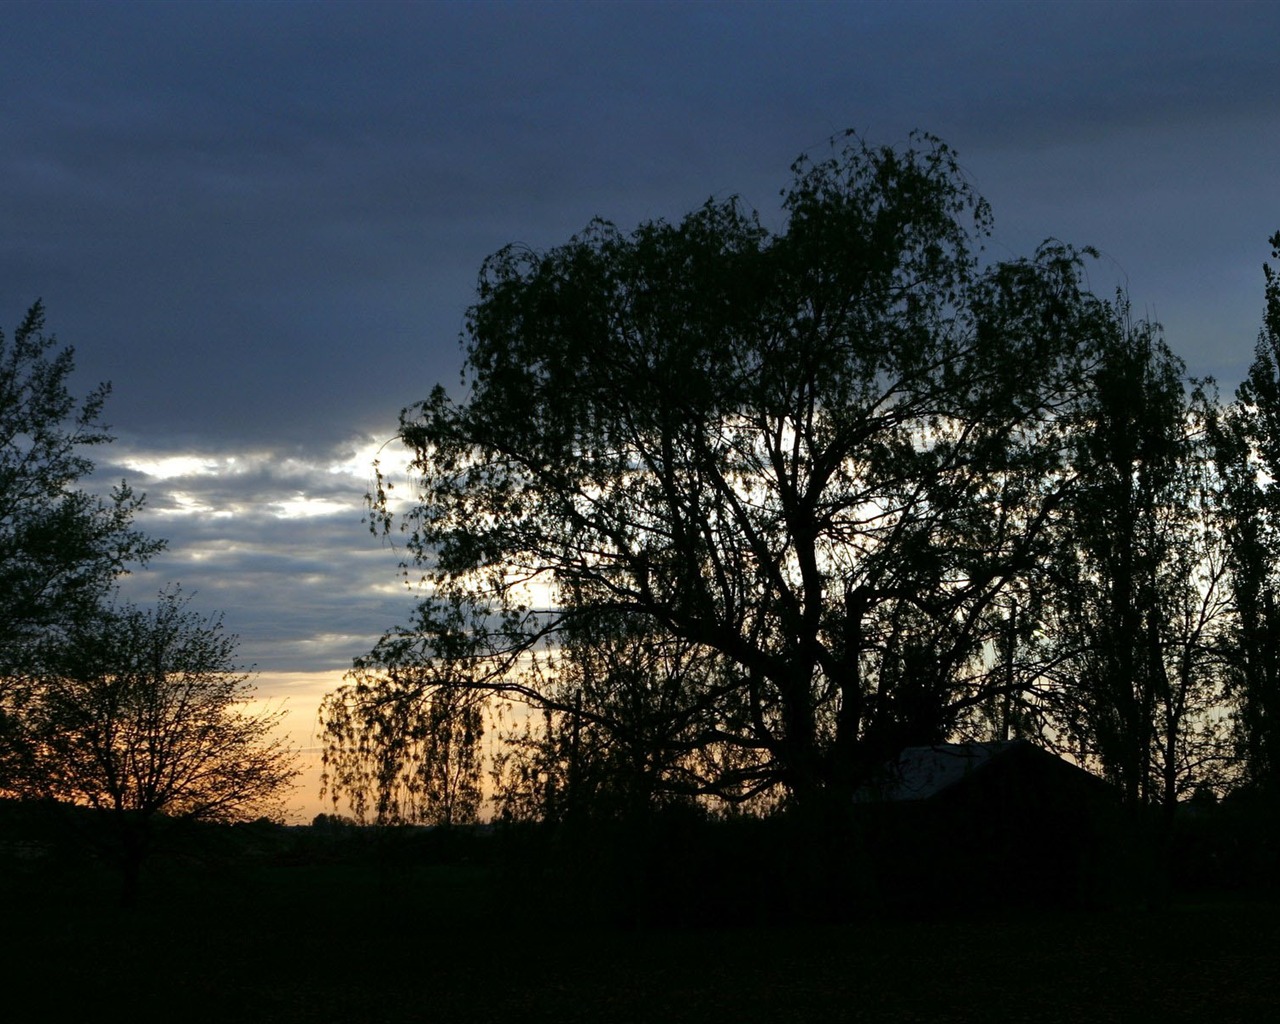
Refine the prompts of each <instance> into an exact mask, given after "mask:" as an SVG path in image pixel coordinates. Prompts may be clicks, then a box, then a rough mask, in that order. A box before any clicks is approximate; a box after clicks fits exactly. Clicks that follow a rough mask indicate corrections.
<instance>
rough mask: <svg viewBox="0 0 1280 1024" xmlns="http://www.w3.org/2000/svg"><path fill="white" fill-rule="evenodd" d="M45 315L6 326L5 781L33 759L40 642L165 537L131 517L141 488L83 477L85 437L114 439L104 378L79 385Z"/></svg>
mask: <svg viewBox="0 0 1280 1024" xmlns="http://www.w3.org/2000/svg"><path fill="white" fill-rule="evenodd" d="M44 322H45V317H44V307H43V306H42V305H41V304H40V303H39V302H37V303H36V304H35V305H33V306H32V307H31V308H30V309H29V310H28V311H27V314H26V316H25V317H24V318H23V320H22V323H21V324H20V325H19V326H18V329H17V330H16V331H15V332H14V335H13V338H12V339H11V340H9V339H6V338H5V337H4V335H3V334H0V792H3V791H4V790H5V789H6V788H8V787H9V780H10V779H12V778H13V777H14V776H15V775H17V774H18V773H20V772H22V771H24V770H25V767H26V766H25V763H24V762H25V759H26V756H27V753H28V751H27V750H26V748H25V747H24V745H23V744H22V743H21V742H20V732H21V721H20V718H21V710H22V708H23V706H24V705H25V704H26V702H27V700H28V699H29V694H28V690H29V686H30V682H31V678H32V673H33V672H35V671H37V670H38V669H39V667H40V665H39V662H40V657H41V652H43V651H45V650H47V649H49V648H50V646H51V642H52V641H53V640H54V639H55V638H57V637H59V636H63V635H65V634H66V632H67V630H68V629H70V628H71V624H72V623H74V622H75V621H77V620H78V619H80V618H82V617H83V616H85V615H86V614H89V613H91V612H92V610H93V609H95V608H96V607H97V606H98V605H99V604H100V603H101V602H102V601H103V600H104V599H105V598H106V596H107V595H108V593H109V591H110V589H111V587H112V585H113V584H114V583H115V581H116V580H117V579H118V577H119V576H120V575H121V574H123V573H124V572H126V571H127V568H128V566H129V565H130V564H131V563H142V562H145V561H146V560H147V558H148V557H149V556H150V555H152V554H154V553H155V552H157V551H158V550H159V549H160V548H161V547H163V543H162V542H160V541H155V540H152V539H149V538H147V537H145V536H144V535H143V534H142V533H141V532H140V531H138V530H136V529H135V528H134V527H133V525H132V522H133V516H134V514H135V513H136V512H137V510H138V509H139V508H140V507H141V505H142V497H141V496H139V495H135V494H134V493H133V492H132V491H131V490H130V489H129V488H128V486H126V485H125V484H123V483H121V484H120V485H119V486H118V487H116V488H115V489H114V490H113V491H112V492H111V494H110V496H109V497H106V498H102V497H97V496H95V495H92V494H90V493H88V492H87V491H84V490H82V489H81V488H80V482H81V481H82V480H83V479H84V478H85V477H86V476H88V475H89V474H90V472H91V471H92V469H93V463H92V461H91V460H90V459H89V457H88V456H87V455H86V454H85V451H86V449H89V448H93V447H95V446H98V445H102V444H106V443H107V442H109V441H110V440H111V434H110V432H109V431H108V429H107V427H106V426H105V425H104V423H103V422H102V407H103V402H104V401H105V399H106V397H107V393H108V388H107V386H106V385H99V386H98V387H97V388H95V389H93V390H92V391H91V392H90V393H89V394H88V395H87V396H86V397H85V398H84V399H82V400H77V399H76V398H75V397H74V396H73V395H72V393H71V391H70V378H71V375H72V371H73V369H74V352H73V350H72V349H71V348H69V347H59V346H58V343H57V340H56V339H55V338H54V337H53V336H52V335H49V334H46V333H45V332H44Z"/></svg>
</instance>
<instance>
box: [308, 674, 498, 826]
mask: <svg viewBox="0 0 1280 1024" xmlns="http://www.w3.org/2000/svg"><path fill="white" fill-rule="evenodd" d="M429 672H430V669H426V668H422V667H409V668H406V669H402V670H401V669H395V670H391V671H389V672H385V673H384V672H380V671H377V670H375V669H373V668H366V667H364V666H360V667H357V668H356V670H355V671H353V672H352V673H351V674H350V676H349V682H348V683H347V684H346V685H344V686H342V687H340V688H339V689H338V690H336V691H335V692H333V693H331V694H328V695H327V696H326V697H325V699H324V702H323V703H322V705H321V708H320V721H321V727H322V730H323V732H324V735H325V740H326V748H325V753H324V757H323V762H324V771H323V775H322V787H323V790H324V791H325V792H328V793H329V794H330V795H331V796H332V799H333V803H334V806H335V808H336V807H337V805H338V802H339V801H340V800H341V799H342V798H343V797H346V799H347V801H348V802H349V804H350V806H351V810H352V812H353V814H354V815H355V818H356V820H357V821H359V822H361V823H363V822H367V821H373V822H376V823H377V824H381V825H386V824H402V823H406V822H424V823H428V824H433V825H454V824H466V823H470V822H474V821H476V820H477V817H478V813H479V807H480V777H481V754H482V747H481V741H482V740H483V738H484V702H483V701H482V700H480V699H477V698H476V697H475V696H474V695H473V694H469V693H468V692H466V690H465V689H463V688H460V687H454V686H450V685H448V684H447V683H446V682H443V681H440V680H438V679H436V678H431V677H430V676H429ZM429 680H430V681H429ZM322 795H323V793H322Z"/></svg>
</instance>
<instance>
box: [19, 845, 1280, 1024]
mask: <svg viewBox="0 0 1280 1024" xmlns="http://www.w3.org/2000/svg"><path fill="white" fill-rule="evenodd" d="M13 867H14V865H13V864H12V863H10V864H9V865H8V866H7V868H6V875H7V877H5V878H4V880H3V885H2V888H0V892H2V893H3V896H4V903H5V912H4V948H3V951H2V952H0V971H2V972H3V980H4V985H5V992H6V1003H7V1010H6V1012H4V1013H3V1014H0V1017H3V1019H5V1020H6V1021H12V1022H15V1024H17V1022H25V1021H32V1022H36V1021H40V1022H58V1021H76V1020H82V1019H94V1020H103V1019H128V1020H132V1021H166V1022H169V1021H172V1022H184V1021H249V1022H253V1021H369V1022H380V1021H388V1022H390V1021H454V1020H459V1021H466V1020H477V1021H514V1022H521V1021H544V1020H545V1021H655V1022H667V1021H756V1020H762V1021H792V1020H802V1021H843V1020H848V1021H859V1020H868V1021H926V1020H927V1021H1002V1020H1025V1021H1063V1022H1079V1021H1128V1020H1135V1021H1171V1020H1177V1021H1251V1022H1253V1021H1257V1022H1263V1021H1269V1020H1273V1019H1276V1018H1275V1016H1274V1014H1275V1012H1276V1010H1278V1009H1280V989H1278V988H1277V986H1278V985H1280V921H1278V920H1277V917H1276V914H1275V907H1274V906H1273V905H1271V904H1270V903H1266V902H1260V901H1257V900H1251V899H1248V898H1245V897H1243V896H1239V895H1236V896H1230V897H1227V896H1215V897H1213V898H1206V899H1201V900H1197V901H1192V900H1188V899H1182V900H1177V901H1174V902H1173V903H1171V904H1170V905H1168V906H1166V907H1164V908H1162V909H1158V910H1139V909H1127V910H1120V909H1111V910H1107V911H1096V912H1087V913H1086V912H1075V913H1068V912H1054V913H1049V914H1043V915H1040V914H1033V913H1029V912H1024V913H1022V914H1018V915H1008V914H1006V915H995V916H986V917H974V918H969V919H965V918H961V917H958V916H949V917H941V918H937V919H934V920H927V921H915V922H902V921H897V922H889V923H885V922H874V923H862V924H850V925H838V926H837V925H831V926H812V927H772V928H765V927H741V928H684V929H664V928H662V927H648V928H644V929H626V928H615V927H608V926H603V925H601V926H586V925H581V924H575V921H574V920H573V919H571V918H567V917H566V915H563V914H559V913H557V912H556V911H555V909H554V902H552V901H543V900H539V899H537V894H536V893H533V892H531V891H529V890H528V889H527V888H524V889H522V887H521V886H519V885H517V884H514V883H510V882H508V883H497V882H495V881H493V875H492V874H491V873H490V871H489V870H488V869H485V868H481V867H474V866H468V865H437V866H430V865H416V866H404V865H395V866H385V865H384V866H382V867H378V866H376V865H375V866H371V865H369V864H352V863H329V864H324V863H309V864H289V863H257V864H253V865H249V866H245V865H239V866H235V867H227V866H225V865H224V866H222V867H215V868H210V867H209V866H208V865H203V866H201V867H200V868H199V870H194V869H189V868H188V869H181V870H180V869H178V868H175V867H173V866H169V867H167V868H165V867H163V866H161V867H158V868H157V869H156V870H154V871H153V872H152V874H151V876H150V877H149V878H148V880H147V881H148V884H147V885H146V887H145V888H144V891H143V893H142V898H141V900H140V902H139V904H138V906H136V907H134V908H133V909H130V910H125V909H122V908H120V907H119V906H117V905H116V902H115V899H114V895H113V889H112V885H111V878H110V876H109V874H107V873H106V871H105V869H104V868H101V867H99V866H90V867H89V868H86V869H82V870H80V871H79V872H78V873H76V874H74V875H70V876H68V875H67V873H66V872H65V871H53V870H51V869H49V868H47V867H36V868H32V867H30V866H25V867H24V866H21V865H19V866H18V867H17V869H16V870H11V869H13Z"/></svg>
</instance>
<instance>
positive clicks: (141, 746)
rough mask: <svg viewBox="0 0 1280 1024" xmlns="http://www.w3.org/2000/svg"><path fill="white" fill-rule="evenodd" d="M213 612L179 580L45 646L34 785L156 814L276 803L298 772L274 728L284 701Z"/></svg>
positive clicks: (242, 809)
mask: <svg viewBox="0 0 1280 1024" xmlns="http://www.w3.org/2000/svg"><path fill="white" fill-rule="evenodd" d="M236 643H237V641H236V638H235V637H234V636H231V635H229V634H227V633H226V632H225V631H224V629H223V625H222V621H221V619H219V618H213V619H205V618H201V617H200V616H198V615H196V614H195V613H194V612H192V611H190V609H189V607H188V604H187V601H186V600H185V599H184V598H182V596H181V595H180V593H179V592H177V591H176V590H172V591H168V592H166V593H164V594H162V595H161V597H160V600H159V602H158V604H157V605H156V607H155V608H154V609H141V608H138V607H135V606H132V605H126V606H123V607H121V608H117V609H103V610H100V611H99V612H98V613H97V614H95V615H93V616H91V617H88V618H86V619H85V620H83V621H81V622H79V623H77V624H76V626H75V628H74V630H73V631H72V632H71V633H70V635H69V636H68V638H67V640H66V642H65V643H60V644H59V645H58V647H57V648H56V649H55V650H52V651H50V652H49V654H48V658H47V666H48V667H47V668H46V669H45V671H44V672H43V673H42V675H41V677H40V679H39V685H38V686H36V687H35V688H34V692H33V694H32V703H31V705H30V706H29V708H28V709H27V710H26V714H25V716H24V717H25V720H26V724H27V728H28V731H29V735H30V737H31V739H32V740H33V743H34V755H33V769H34V770H33V772H32V774H31V775H30V777H28V778H27V779H26V780H25V787H24V788H25V789H26V790H27V791H28V792H29V793H32V794H35V795H41V796H50V797H54V798H56V799H59V800H65V801H70V802H73V803H80V804H86V805H88V806H91V807H98V808H104V809H107V810H110V811H113V812H115V813H117V814H120V815H128V816H129V817H130V818H131V819H133V820H145V819H147V818H150V817H152V816H154V815H158V814H163V815H165V816H167V817H181V818H188V819H194V820H205V821H232V820H251V819H253V818H256V817H258V816H260V815H262V814H269V813H272V812H273V811H276V810H277V807H278V801H279V798H280V797H281V795H282V794H283V793H284V792H285V791H286V790H287V788H288V787H289V785H290V783H291V782H292V781H293V779H294V778H295V777H296V775H297V770H296V768H295V766H294V755H293V752H292V751H291V750H290V749H289V747H288V745H287V744H286V742H285V741H284V740H281V739H279V738H277V737H276V736H274V735H273V733H274V730H275V728H276V725H277V723H278V722H279V719H280V717H281V716H282V715H283V713H284V712H283V711H271V710H257V709H253V708H251V707H250V702H251V701H252V700H253V692H254V691H253V687H252V686H251V685H250V683H249V677H248V676H247V675H246V674H245V673H244V672H243V671H241V670H240V669H239V668H238V666H237V665H236V662H235V649H236Z"/></svg>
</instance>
